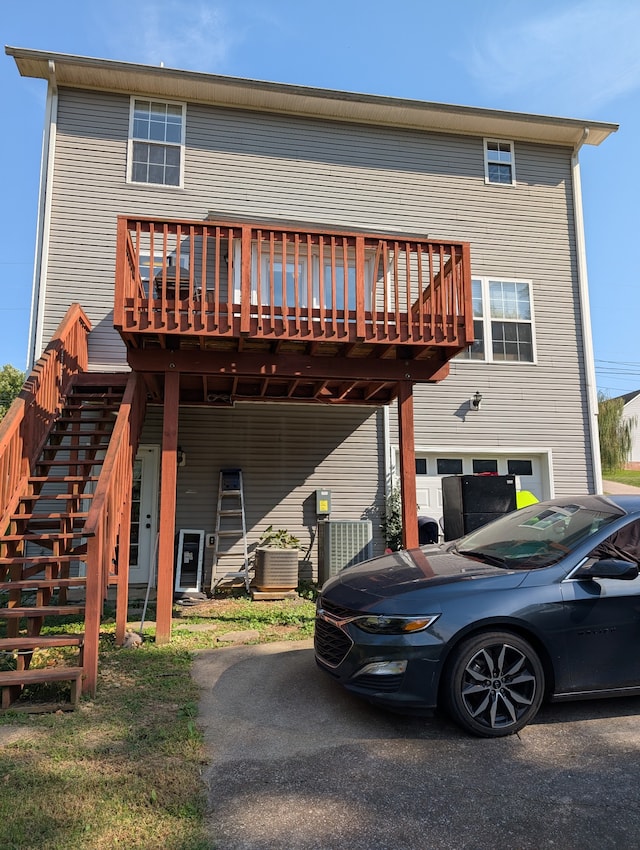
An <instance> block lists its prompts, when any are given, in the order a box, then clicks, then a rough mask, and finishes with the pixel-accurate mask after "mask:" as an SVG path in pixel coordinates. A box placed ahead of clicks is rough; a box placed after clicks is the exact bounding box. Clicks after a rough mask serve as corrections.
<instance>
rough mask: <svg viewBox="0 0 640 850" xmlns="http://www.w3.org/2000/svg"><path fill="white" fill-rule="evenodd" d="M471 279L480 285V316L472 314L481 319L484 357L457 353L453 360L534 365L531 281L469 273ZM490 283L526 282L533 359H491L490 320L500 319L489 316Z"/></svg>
mask: <svg viewBox="0 0 640 850" xmlns="http://www.w3.org/2000/svg"><path fill="white" fill-rule="evenodd" d="M471 279H472V281H474V280H479V281H480V285H481V287H482V318H481V319H480V317H477V316H474V317H473V320H474V321H476V322H477V321H482V333H483V341H484V358H483V359H482V360H480V359H477V358H470V357H464V356H462V355H459V356H457V357H456V358H455V362H456V364H457V363H491V364H493V365H497V366H516V367H521V366H535V365H536V364H537V362H538V353H537V352H538V347H537V344H536V317H535V312H534V307H533V281H532V280H530V279H527V278H519V277H508V276H505V275H495V274H491V275H477V274H472V275H471ZM490 281H491V282H492V283H526V284H527V286H528V287H529V309H530V310H531V319H530V320H529V322H530V324H531V346H532V349H533V359H532V360H494V359H493V338H492V335H491V322H492V321H497V322H499V321H502V320H501V319H495V320H493V319H492V318H491V312H490V309H491V307H490V305H491V301H490V293H489V282H490ZM517 321H520V322H522V324H526V322H527V320H526V319H520V320H517Z"/></svg>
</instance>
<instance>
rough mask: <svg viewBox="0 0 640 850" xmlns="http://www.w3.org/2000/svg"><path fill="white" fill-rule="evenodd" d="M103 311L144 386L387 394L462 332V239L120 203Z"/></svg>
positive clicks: (288, 396) (206, 399) (202, 397)
mask: <svg viewBox="0 0 640 850" xmlns="http://www.w3.org/2000/svg"><path fill="white" fill-rule="evenodd" d="M114 324H115V326H116V328H117V329H118V330H119V331H120V333H121V335H122V337H123V339H124V341H125V342H126V344H127V347H128V350H129V362H130V364H131V365H132V367H133V368H134V369H136V371H140V372H143V373H145V374H146V375H147V382H148V384H149V390H150V395H151V397H152V398H154V397H155V398H157V399H158V400H159V399H161V398H162V392H163V389H162V382H161V381H160V380H159V379H158V380H157V381H155V382H154V379H153V377H152V375H153V374H154V373H155V374H157V375H160V374H161V373H163V372H166V371H167V370H168V369H176V370H177V371H179V372H180V373H181V375H182V378H181V387H180V389H181V401H184V402H189V403H199V402H200V403H212V401H213V402H216V401H217V402H218V403H225V402H228V401H233V400H238V399H265V400H276V399H282V400H289V401H305V402H314V401H315V402H317V401H319V402H326V403H332V402H335V403H358V404H363V403H371V404H381V403H388V401H390V400H391V398H393V397H395V396H396V391H397V386H396V385H397V382H398V381H399V380H411V381H415V382H418V381H432V380H440V379H441V378H442V377H445V376H446V374H447V372H448V367H447V363H448V361H449V360H450V359H451V357H453V356H454V355H455V354H457V353H458V352H459V351H461V350H462V349H464V348H465V347H466V346H467V345H469V344H470V343H471V342H472V341H473V315H472V303H471V271H470V256H469V246H468V244H467V243H463V242H442V241H434V240H430V239H426V238H418V237H416V236H415V235H413V236H408V235H405V236H402V235H398V236H390V235H388V234H386V235H383V234H370V233H360V232H347V231H340V232H338V231H333V232H326V231H321V230H318V229H313V228H305V229H297V228H292V227H283V226H273V225H269V224H264V225H258V224H256V223H249V222H246V223H233V222H224V221H205V222H194V221H166V220H157V219H149V218H138V219H132V218H124V217H122V218H120V219H119V223H118V244H117V269H116V294H115V309H114ZM178 352H179V354H178ZM171 364H173V365H171ZM189 376H190V377H189Z"/></svg>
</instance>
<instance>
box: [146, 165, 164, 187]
mask: <svg viewBox="0 0 640 850" xmlns="http://www.w3.org/2000/svg"><path fill="white" fill-rule="evenodd" d="M147 182H148V183H164V167H163V166H162V165H150V166H149V179H148V181H147Z"/></svg>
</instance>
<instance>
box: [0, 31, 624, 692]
mask: <svg viewBox="0 0 640 850" xmlns="http://www.w3.org/2000/svg"><path fill="white" fill-rule="evenodd" d="M6 52H7V53H8V54H9V55H10V56H12V57H13V58H14V60H15V62H16V65H17V68H18V70H19V72H20V73H21V74H22V75H24V76H30V77H36V78H41V79H43V80H46V82H47V86H48V95H47V106H46V118H45V132H44V146H43V158H42V177H41V193H40V209H39V217H38V222H39V223H38V233H37V250H36V264H35V275H34V288H33V307H32V319H31V333H30V356H31V361H32V363H33V364H34V368H35V372H34V373H33V374H32V376H31V378H30V382H28V385H27V388H26V389H25V391H24V392H23V396H22V398H21V400H20V401H19V403H18V407H19V408H20V410H18V408H16V410H14V412H13V414H12V416H11V417H8V421H7V423H5V425H4V426H3V427H4V431H3V432H2V435H1V436H2V442H1V443H0V449H1V450H2V452H4V454H2V453H0V464H4V467H3V468H6V469H8V470H9V471H10V474H8V477H7V478H6V481H5V482H3V486H4V492H3V493H2V497H3V502H2V511H3V517H4V520H5V527H7V526H8V527H9V531H10V533H9V534H8V535H6V536H5V538H4V541H3V552H2V555H3V558H2V563H3V564H4V565H5V579H6V581H5V584H4V585H3V589H6V590H8V591H9V594H10V595H9V598H10V600H11V602H10V605H9V606H8V608H7V609H5V611H10V609H13V611H14V613H13V614H12V613H11V612H10V613H9V614H8V615H7V616H8V617H9V626H11V629H10V631H9V637H8V638H7V640H9V641H10V640H11V638H12V637H13V644H12V646H14V645H15V646H23V649H24V650H26V651H27V657H28V650H29V647H31V646H33V645H35V641H36V640H37V635H38V634H39V631H40V625H41V623H42V622H43V617H44V616H46V612H43V611H42V608H43V607H45V606H46V604H47V603H49V604H50V605H51V603H52V600H53V601H54V602H56V603H57V604H58V607H60V604H61V601H62V603H64V600H65V598H66V588H67V587H70V586H74V581H75V582H76V584H77V583H78V581H80V580H82V581H83V582H85V583H86V588H85V589H86V614H85V616H86V630H85V638H84V662H83V665H84V671H83V675H84V688H85V689H86V690H89V691H91V690H92V689H93V688H94V687H95V670H96V665H97V635H98V629H99V618H100V611H101V604H102V600H103V598H104V595H105V591H106V588H107V587H108V585H109V584H116V585H117V587H118V630H119V634H120V635H122V634H123V631H124V626H125V622H126V608H127V585H128V582H129V581H132V582H137V583H141V584H145V583H147V582H148V581H149V579H150V576H151V578H152V580H154V581H155V583H156V584H157V640H159V641H164V640H167V639H168V638H169V636H170V624H171V605H172V599H173V592H174V586H175V585H174V580H175V577H174V561H175V545H176V536H177V535H178V534H179V532H180V530H183V531H184V530H185V529H187V530H194V531H197V532H203V533H204V538H203V539H204V547H203V549H199V550H198V557H199V556H200V554H201V555H202V573H201V585H200V586H201V587H202V588H205V589H209V588H211V587H212V586H214V585H215V582H216V581H217V579H218V578H219V576H220V574H221V568H220V565H219V563H218V558H217V557H214V553H215V552H216V539H215V538H216V532H217V531H220V525H219V520H218V519H217V513H218V514H219V513H220V497H219V482H220V471H221V470H223V469H240V470H242V488H243V496H244V514H245V516H244V519H245V523H246V538H247V539H248V540H249V543H250V544H251V545H253V544H255V543H256V541H257V540H258V539H259V537H260V535H261V534H262V532H263V531H264V530H265V528H266V527H267V526H269V525H273V526H274V527H278V528H280V527H284V528H287V529H288V530H289V531H290V532H292V533H293V534H295V535H296V536H298V537H299V538H300V540H301V547H302V550H303V559H304V561H305V562H306V563H307V565H308V568H309V569H310V570H311V574H313V575H316V574H317V560H318V555H317V552H318V529H319V519H320V518H321V517H319V509H318V498H317V491H319V490H320V491H322V492H323V493H325V495H326V494H327V493H328V494H329V498H328V499H326V500H325V508H321V509H320V513H321V514H323V515H324V516H325V517H326V511H327V510H328V508H326V505H327V504H328V503H330V515H329V516H330V520H331V522H333V521H338V522H340V521H342V520H343V521H345V522H346V521H357V522H361V521H366V520H371V528H372V531H373V546H372V551H373V552H374V553H375V552H380V551H381V550H382V548H383V546H384V540H383V538H382V536H381V533H380V516H381V514H382V512H383V511H384V507H385V499H386V497H387V495H388V494H389V492H390V488H391V487H392V486H393V482H398V483H399V486H400V488H401V492H402V516H403V524H404V535H405V544H406V545H415V544H416V543H417V540H418V534H417V514H418V512H420V513H424V514H428V515H430V516H433V517H434V518H436V519H437V518H438V517H439V515H440V511H441V507H440V504H439V499H440V479H441V477H442V476H443V475H451V474H459V473H463V472H464V473H474V472H497V473H509V474H512V475H516V476H518V478H519V481H520V483H521V486H522V487H523V488H525V489H528V490H532V491H533V492H534V493H535V494H536V495H537V496H538V497H539V498H545V497H550V496H553V495H559V494H562V493H568V492H576V493H585V492H594V491H598V490H599V489H600V479H599V454H598V443H597V428H596V419H595V414H596V399H595V389H594V373H593V363H592V353H591V334H590V325H589V309H588V294H587V279H586V262H585V248H584V236H583V223H582V209H581V192H580V176H579V164H578V153H579V150H580V147H581V146H582V145H583V144H585V143H586V144H592V145H597V144H600V143H601V142H602V141H603V140H604V139H606V137H607V136H608V135H609V134H610V133H611V132H613V131H615V129H616V126H615V125H612V124H604V123H601V122H587V121H581V120H574V119H562V118H550V117H545V116H538V115H527V114H520V113H514V112H502V111H496V110H490V109H478V108H469V107H460V106H450V105H444V104H436V103H428V102H418V101H412V100H402V99H396V98H390V97H379V96H372V95H363V94H352V93H345V92H338V91H328V90H322V89H314V88H307V87H301V86H294V85H284V84H278V83H269V82H260V81H254V80H245V79H236V78H230V77H223V76H216V75H210V74H201V73H195V72H190V71H189V72H187V71H178V70H172V69H168V68H163V67H150V66H144V65H136V64H130V63H123V62H115V61H110V60H109V61H107V60H99V59H92V58H86V57H79V56H69V55H60V54H52V53H47V52H42V51H34V50H27V49H19V48H12V47H11V48H7V49H6ZM72 305H75V306H72ZM56 329H58V330H56ZM480 396H481V400H480ZM11 429H12V430H11ZM47 488H49V489H47ZM38 505H41V506H42V510H41V511H39V510H37V506H38ZM60 505H65V506H66V513H65V511H60V510H59V506H60ZM56 507H57V508H58V509H57V510H56ZM43 513H44V514H46V516H47V517H49V520H48V521H49V525H47V521H46V520H45V519H42V518H41V517H42V515H43ZM65 516H66V518H65ZM52 517H53V520H52V519H51V518H52ZM52 522H54V523H56V524H55V529H54V528H53V527H52V526H51V523H52ZM33 551H37V552H38V553H39V554H38V555H33V554H32V553H33ZM214 561H215V563H214ZM156 562H157V578H155V579H154V578H153V571H154V569H155V564H156ZM34 587H35V588H36V590H37V593H38V599H39V607H38V610H37V612H36V614H33V613H32V614H29V612H28V611H25V609H24V607H21V606H24V602H23V601H22V597H21V593H23V592H24V591H25V590H27V589H33V588H34ZM15 612H18V613H15ZM20 617H23V618H24V617H26V618H28V619H27V620H26V622H28V623H29V624H30V625H29V630H28V635H27V636H23V638H22V639H23V640H24V641H26V643H24V645H23V644H21V643H20V642H19V641H20V639H21V635H22V632H21V631H20V629H19V628H18V623H20V622H25V620H20ZM38 618H40V619H38ZM27 637H30V638H31V642H30V643H29V642H28V641H27ZM6 645H7V646H9V644H6ZM26 666H28V662H27V665H26ZM80 666H82V665H80ZM27 673H28V671H25V673H24V676H26V675H27ZM23 680H25V681H26V679H25V678H24V677H23ZM0 684H3V685H5V684H6V683H5V682H4V680H2V681H1V682H0ZM15 692H16V688H15V687H14V689H13V691H11V693H15ZM8 699H9V697H7V700H8Z"/></svg>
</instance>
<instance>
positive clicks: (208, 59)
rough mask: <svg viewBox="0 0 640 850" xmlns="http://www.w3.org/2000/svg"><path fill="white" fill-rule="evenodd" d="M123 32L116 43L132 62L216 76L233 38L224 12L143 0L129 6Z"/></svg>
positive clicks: (177, 0) (172, 0) (171, 0)
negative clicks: (213, 73)
mask: <svg viewBox="0 0 640 850" xmlns="http://www.w3.org/2000/svg"><path fill="white" fill-rule="evenodd" d="M131 5H132V8H131V10H130V12H129V14H128V16H127V23H128V26H127V30H126V33H128V35H127V34H126V33H123V32H122V29H121V28H120V31H119V36H118V43H119V47H120V51H119V52H122V48H124V50H125V51H126V52H127V54H129V55H130V58H131V60H132V61H135V62H141V63H144V64H149V65H160V64H161V63H162V64H164V65H165V66H166V67H170V68H185V69H187V68H188V69H191V70H197V71H208V72H216V71H218V72H219V71H220V70H221V68H222V67H223V66H224V64H225V62H226V60H227V57H228V55H229V51H230V49H231V48H232V47H233V46H234V44H235V43H236V41H237V38H238V36H237V34H236V33H235V32H234V30H233V29H232V28H231V27H230V26H229V24H228V22H227V20H226V16H225V13H224V11H223V10H222V9H221V8H219V7H216V6H215V5H213V4H212V3H211V2H184V0H144V2H142V3H136V4H135V5H134V4H133V3H132V4H131Z"/></svg>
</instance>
